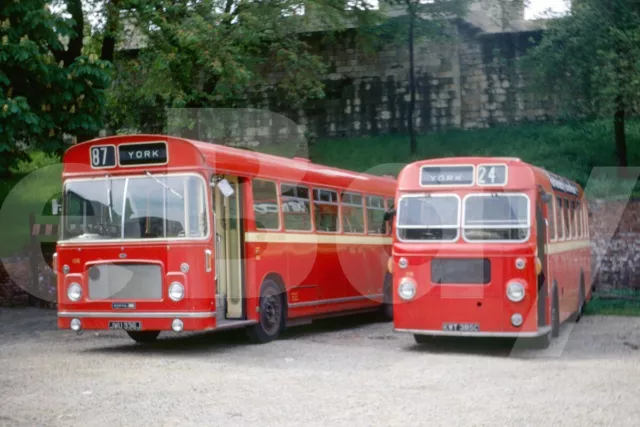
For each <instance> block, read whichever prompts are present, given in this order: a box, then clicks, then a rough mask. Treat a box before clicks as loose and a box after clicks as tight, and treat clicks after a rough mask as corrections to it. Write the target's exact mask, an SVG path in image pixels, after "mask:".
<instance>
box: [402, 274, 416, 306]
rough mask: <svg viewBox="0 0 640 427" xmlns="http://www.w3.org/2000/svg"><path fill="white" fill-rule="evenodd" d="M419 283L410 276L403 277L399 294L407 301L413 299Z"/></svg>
mask: <svg viewBox="0 0 640 427" xmlns="http://www.w3.org/2000/svg"><path fill="white" fill-rule="evenodd" d="M416 291H417V285H416V281H415V280H413V279H411V278H409V277H403V278H402V279H401V280H400V285H399V286H398V295H399V296H400V298H402V299H403V300H405V301H408V300H410V299H413V297H415V296H416Z"/></svg>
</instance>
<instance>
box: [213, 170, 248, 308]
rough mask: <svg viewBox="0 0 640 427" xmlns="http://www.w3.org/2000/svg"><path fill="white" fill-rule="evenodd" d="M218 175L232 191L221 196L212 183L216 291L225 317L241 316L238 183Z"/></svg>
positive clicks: (240, 221) (233, 178) (240, 224)
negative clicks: (221, 301)
mask: <svg viewBox="0 0 640 427" xmlns="http://www.w3.org/2000/svg"><path fill="white" fill-rule="evenodd" d="M218 178H219V179H225V180H226V181H227V183H228V185H229V186H230V187H231V189H232V190H233V193H232V194H230V195H228V196H227V197H225V195H224V194H223V193H222V191H221V189H220V188H219V186H218V185H216V187H215V211H216V252H215V253H216V268H217V278H218V279H217V280H218V290H217V293H218V294H219V295H220V296H224V301H225V303H226V310H225V317H226V318H227V319H241V318H243V315H244V313H243V304H242V302H243V289H244V287H243V283H244V277H243V268H242V267H243V265H242V256H243V254H242V236H243V233H242V219H241V218H242V204H241V200H242V195H241V194H240V188H241V186H240V185H239V181H238V177H235V176H223V177H218ZM221 308H222V307H216V310H219V309H221Z"/></svg>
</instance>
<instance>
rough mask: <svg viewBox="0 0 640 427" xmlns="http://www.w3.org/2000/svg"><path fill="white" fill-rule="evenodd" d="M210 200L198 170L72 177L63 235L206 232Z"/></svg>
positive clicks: (138, 235) (108, 237) (93, 236)
mask: <svg viewBox="0 0 640 427" xmlns="http://www.w3.org/2000/svg"><path fill="white" fill-rule="evenodd" d="M206 200H207V199H206V187H205V183H204V180H203V179H202V178H201V177H198V176H195V175H149V176H135V177H124V178H122V177H117V178H112V177H106V178H100V179H90V180H72V181H68V182H67V183H66V184H65V188H64V201H63V209H64V211H65V214H64V217H63V218H64V220H65V223H64V227H62V239H63V240H85V241H86V240H116V239H125V240H128V239H153V238H156V239H163V238H178V239H180V238H182V239H186V238H202V237H206V235H207V228H208V227H207V224H208V220H207V209H206V206H207V201H206Z"/></svg>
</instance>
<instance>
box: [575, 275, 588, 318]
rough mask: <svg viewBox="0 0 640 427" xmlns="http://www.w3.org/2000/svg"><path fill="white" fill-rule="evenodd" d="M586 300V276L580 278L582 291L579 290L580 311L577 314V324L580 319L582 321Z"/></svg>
mask: <svg viewBox="0 0 640 427" xmlns="http://www.w3.org/2000/svg"><path fill="white" fill-rule="evenodd" d="M585 300H586V296H585V291H584V276H582V275H581V276H580V289H579V296H578V311H577V312H576V323H577V322H579V321H580V319H582V314H583V313H584V307H585Z"/></svg>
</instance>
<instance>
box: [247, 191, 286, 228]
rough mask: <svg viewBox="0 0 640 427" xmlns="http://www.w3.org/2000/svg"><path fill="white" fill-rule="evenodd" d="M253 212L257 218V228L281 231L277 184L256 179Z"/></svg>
mask: <svg viewBox="0 0 640 427" xmlns="http://www.w3.org/2000/svg"><path fill="white" fill-rule="evenodd" d="M251 187H252V190H253V211H254V215H255V218H256V228H257V229H260V230H279V229H280V214H279V211H280V209H278V191H277V190H276V183H275V182H272V181H263V180H260V179H254V180H253V182H252V186H251Z"/></svg>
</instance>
